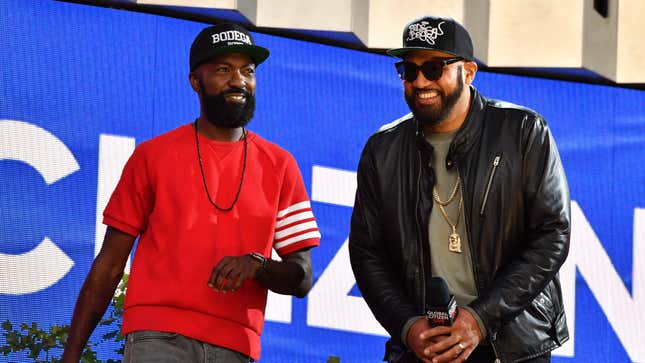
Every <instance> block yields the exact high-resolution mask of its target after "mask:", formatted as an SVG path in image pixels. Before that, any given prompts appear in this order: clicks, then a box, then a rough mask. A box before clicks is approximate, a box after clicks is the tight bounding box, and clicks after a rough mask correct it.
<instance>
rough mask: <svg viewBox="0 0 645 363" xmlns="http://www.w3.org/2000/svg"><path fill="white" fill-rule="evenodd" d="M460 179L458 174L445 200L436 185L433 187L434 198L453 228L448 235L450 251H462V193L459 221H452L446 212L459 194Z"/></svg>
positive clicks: (458, 213) (458, 206)
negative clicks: (460, 227) (460, 230)
mask: <svg viewBox="0 0 645 363" xmlns="http://www.w3.org/2000/svg"><path fill="white" fill-rule="evenodd" d="M460 181H461V179H460V178H459V175H457V181H456V182H455V187H454V188H453V189H452V193H450V196H449V197H448V200H446V201H445V202H444V201H442V200H441V199H439V193H438V192H437V188H436V186H433V187H432V198H433V199H434V201H435V202H436V203H437V205H438V206H439V211H441V215H443V219H445V220H446V223H448V225H449V226H450V228H451V230H452V233H450V236H448V250H449V251H450V252H455V253H461V237H460V236H459V234H458V233H457V225H458V224H459V216H460V215H461V209H462V207H463V204H464V198H463V195H462V193H459V204H458V205H457V221H456V222H455V223H452V220H451V219H450V217H449V216H448V213H447V212H446V210H445V209H444V207H445V206H447V205H448V204H450V203H452V201H453V200H454V199H455V196H457V189H459V184H460V183H459V182H460Z"/></svg>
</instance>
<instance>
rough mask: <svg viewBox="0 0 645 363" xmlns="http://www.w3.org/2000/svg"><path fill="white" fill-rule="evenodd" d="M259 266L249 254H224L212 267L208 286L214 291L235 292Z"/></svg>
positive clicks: (252, 275) (251, 276)
mask: <svg viewBox="0 0 645 363" xmlns="http://www.w3.org/2000/svg"><path fill="white" fill-rule="evenodd" d="M259 268H260V263H259V262H258V261H257V260H255V259H254V258H253V257H251V256H249V255H244V256H226V257H224V258H222V260H221V261H220V262H219V263H218V264H217V266H215V267H214V268H213V272H211V277H210V279H208V286H209V287H211V288H212V289H213V290H215V292H222V293H227V292H229V291H230V292H235V290H237V289H239V287H240V286H242V284H243V283H244V281H246V280H248V279H250V278H253V277H254V276H255V272H256V271H257V270H258V269H259Z"/></svg>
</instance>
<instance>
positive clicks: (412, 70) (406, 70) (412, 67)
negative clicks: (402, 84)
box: [403, 62, 419, 82]
mask: <svg viewBox="0 0 645 363" xmlns="http://www.w3.org/2000/svg"><path fill="white" fill-rule="evenodd" d="M418 73H419V66H417V65H416V64H414V63H411V62H404V63H403V78H404V79H405V80H406V81H408V82H414V80H415V79H417V74H418Z"/></svg>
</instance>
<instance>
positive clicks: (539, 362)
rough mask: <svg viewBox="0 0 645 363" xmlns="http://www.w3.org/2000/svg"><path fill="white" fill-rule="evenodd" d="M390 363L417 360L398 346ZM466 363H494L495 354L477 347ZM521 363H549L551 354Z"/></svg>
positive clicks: (487, 348)
mask: <svg viewBox="0 0 645 363" xmlns="http://www.w3.org/2000/svg"><path fill="white" fill-rule="evenodd" d="M387 361H388V362H391V363H394V362H395V363H418V362H419V359H417V357H416V356H415V355H414V353H412V352H410V351H407V352H406V351H403V350H401V349H400V348H399V347H398V346H393V347H392V349H391V350H390V355H389V357H388V358H387ZM466 362H467V363H493V362H495V353H494V352H493V349H492V348H491V347H490V346H487V345H480V346H478V347H477V348H476V349H475V350H474V351H473V352H472V354H471V355H470V357H468V360H467V361H466ZM522 363H551V352H548V353H545V354H543V355H541V356H539V357H535V358H532V359H529V360H523V361H522Z"/></svg>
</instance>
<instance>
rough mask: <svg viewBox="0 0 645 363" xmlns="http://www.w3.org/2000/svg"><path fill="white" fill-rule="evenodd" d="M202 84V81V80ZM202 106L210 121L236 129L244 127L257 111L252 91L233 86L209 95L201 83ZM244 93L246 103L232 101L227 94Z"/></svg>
mask: <svg viewBox="0 0 645 363" xmlns="http://www.w3.org/2000/svg"><path fill="white" fill-rule="evenodd" d="M200 84H201V81H200ZM201 90H202V91H201V94H202V106H203V108H204V114H205V116H206V118H207V119H208V121H209V122H211V123H212V124H214V125H216V126H220V127H226V128H230V129H235V128H238V127H244V126H246V125H248V123H249V122H250V121H251V119H252V118H253V113H254V112H255V96H254V95H253V94H251V93H250V92H248V91H246V90H244V89H242V88H237V87H232V88H229V89H227V90H226V91H222V92H221V93H219V94H216V95H209V94H207V93H206V91H204V86H203V84H201ZM235 93H236V94H242V95H244V98H245V102H244V103H239V104H238V103H231V102H228V101H227V100H226V95H227V94H235Z"/></svg>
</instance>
